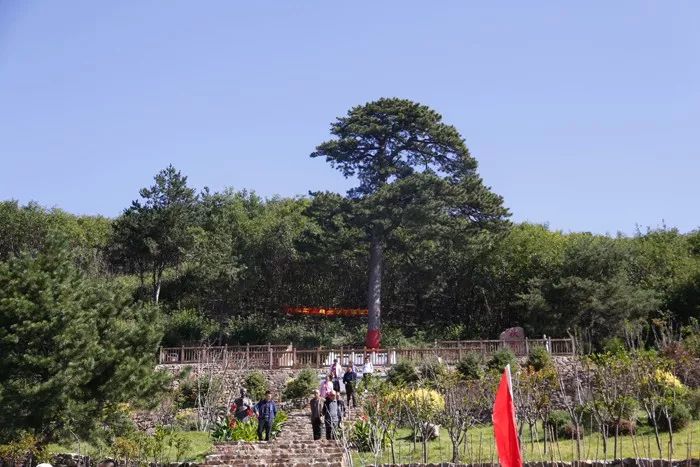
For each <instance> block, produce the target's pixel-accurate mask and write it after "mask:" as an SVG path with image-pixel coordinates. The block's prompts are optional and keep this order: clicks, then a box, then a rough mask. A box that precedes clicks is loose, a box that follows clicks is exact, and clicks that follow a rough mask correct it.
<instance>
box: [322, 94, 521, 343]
mask: <svg viewBox="0 0 700 467" xmlns="http://www.w3.org/2000/svg"><path fill="white" fill-rule="evenodd" d="M331 134H332V135H333V136H334V137H335V138H334V139H332V140H330V141H326V142H324V143H322V144H320V145H319V146H318V147H317V148H316V151H315V152H313V153H312V154H311V157H325V158H326V160H327V161H328V162H330V164H331V165H332V166H333V167H336V168H337V169H338V170H340V171H341V172H342V173H343V175H345V176H346V177H356V178H357V179H358V181H359V184H358V186H357V187H355V188H353V189H351V190H350V191H349V192H348V196H349V197H350V198H351V199H353V200H354V201H355V206H356V210H355V212H356V214H357V215H356V219H357V221H358V223H359V224H362V225H363V226H364V228H365V230H366V233H367V237H368V240H369V244H370V248H369V268H368V274H369V283H368V289H367V300H368V307H369V327H368V332H367V339H366V346H367V347H369V348H376V347H379V344H380V321H381V294H382V293H381V284H382V268H383V258H384V249H385V246H386V242H387V239H388V238H389V236H390V235H391V233H392V232H393V231H395V230H396V229H397V228H398V227H411V226H415V227H419V228H420V227H424V226H426V225H431V224H443V225H450V226H451V227H452V228H453V230H452V231H453V232H454V233H455V234H459V233H467V234H468V233H471V232H474V231H475V230H479V229H483V228H491V227H494V226H497V225H499V224H502V221H503V219H504V218H505V217H506V216H507V215H508V211H507V210H506V209H505V208H504V207H503V206H502V199H501V197H500V196H498V195H496V194H494V193H493V192H491V191H490V189H489V188H488V187H486V186H485V185H484V184H483V183H482V181H481V178H479V176H478V174H477V172H476V168H477V162H476V160H475V159H474V158H473V157H472V156H471V155H470V154H469V150H468V149H467V146H466V144H465V143H464V139H463V138H462V136H461V135H460V134H459V132H458V131H457V130H456V129H455V127H453V126H451V125H447V124H445V123H443V122H442V116H441V115H440V114H438V113H437V112H435V111H434V110H432V109H430V108H429V107H427V106H425V105H421V104H418V103H416V102H411V101H409V100H405V99H396V98H393V99H379V100H378V101H375V102H370V103H367V104H365V105H361V106H357V107H353V108H352V109H350V111H349V112H348V114H347V116H345V117H340V118H338V119H337V120H336V121H335V122H334V123H332V124H331Z"/></svg>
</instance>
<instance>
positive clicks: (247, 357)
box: [245, 344, 250, 367]
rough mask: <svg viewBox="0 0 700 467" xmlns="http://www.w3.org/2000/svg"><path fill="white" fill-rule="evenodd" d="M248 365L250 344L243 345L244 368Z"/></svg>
mask: <svg viewBox="0 0 700 467" xmlns="http://www.w3.org/2000/svg"><path fill="white" fill-rule="evenodd" d="M249 364H250V344H246V345H245V366H246V367H248V365H249Z"/></svg>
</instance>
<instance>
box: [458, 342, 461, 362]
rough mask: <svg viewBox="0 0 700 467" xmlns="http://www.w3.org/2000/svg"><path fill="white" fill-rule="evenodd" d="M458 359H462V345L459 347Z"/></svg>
mask: <svg viewBox="0 0 700 467" xmlns="http://www.w3.org/2000/svg"><path fill="white" fill-rule="evenodd" d="M457 359H458V360H461V359H462V346H461V345H460V346H459V347H457Z"/></svg>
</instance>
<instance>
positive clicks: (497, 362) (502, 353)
mask: <svg viewBox="0 0 700 467" xmlns="http://www.w3.org/2000/svg"><path fill="white" fill-rule="evenodd" d="M507 365H510V369H511V371H512V372H513V373H515V372H516V371H517V368H518V359H517V358H515V354H514V353H513V351H512V350H510V349H499V350H497V351H496V352H494V353H493V355H492V356H491V358H490V359H489V361H488V363H486V367H487V368H488V369H489V370H491V371H497V372H499V373H500V372H502V371H503V370H504V369H505V367H506V366H507Z"/></svg>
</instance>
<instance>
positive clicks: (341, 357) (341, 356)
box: [338, 345, 343, 367]
mask: <svg viewBox="0 0 700 467" xmlns="http://www.w3.org/2000/svg"><path fill="white" fill-rule="evenodd" d="M338 362H340V366H341V367H342V366H343V346H342V345H341V346H340V359H339V360H338Z"/></svg>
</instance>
